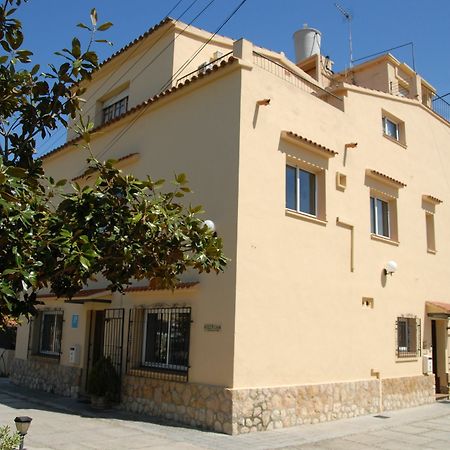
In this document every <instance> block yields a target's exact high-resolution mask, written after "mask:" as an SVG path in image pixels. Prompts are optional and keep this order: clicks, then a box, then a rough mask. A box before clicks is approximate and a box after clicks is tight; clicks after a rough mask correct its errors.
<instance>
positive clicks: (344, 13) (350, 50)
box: [334, 3, 353, 67]
mask: <svg viewBox="0 0 450 450" xmlns="http://www.w3.org/2000/svg"><path fill="white" fill-rule="evenodd" d="M334 6H336V8H337V10H338V11H339V12H340V13H341V14H342V15H343V16H344V18H345V20H346V21H347V23H348V46H349V53H350V67H353V40H352V20H353V16H352V15H351V14H350V13H349V12H348V11H346V10H345V9H344V8H343V7H342V6H341V5H340V4H339V3H335V4H334Z"/></svg>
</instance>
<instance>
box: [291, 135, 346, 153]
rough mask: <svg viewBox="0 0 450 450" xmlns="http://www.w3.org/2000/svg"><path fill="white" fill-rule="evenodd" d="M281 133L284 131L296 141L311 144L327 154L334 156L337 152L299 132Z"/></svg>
mask: <svg viewBox="0 0 450 450" xmlns="http://www.w3.org/2000/svg"><path fill="white" fill-rule="evenodd" d="M283 133H285V135H286V136H289V137H291V138H293V139H295V140H297V141H300V142H303V143H305V144H309V145H312V146H313V147H315V148H317V149H318V150H320V151H323V152H325V153H328V154H329V155H332V156H336V155H338V154H339V153H338V152H335V151H334V150H331V149H329V148H327V147H325V146H324V145H321V144H318V143H317V142H314V141H312V140H311V139H308V138H305V137H303V136H300V135H299V134H297V133H294V132H293V131H284V132H283Z"/></svg>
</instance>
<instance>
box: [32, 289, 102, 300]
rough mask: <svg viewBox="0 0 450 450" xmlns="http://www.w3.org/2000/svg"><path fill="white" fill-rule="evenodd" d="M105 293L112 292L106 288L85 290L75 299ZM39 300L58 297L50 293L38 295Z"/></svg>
mask: <svg viewBox="0 0 450 450" xmlns="http://www.w3.org/2000/svg"><path fill="white" fill-rule="evenodd" d="M103 292H105V293H106V292H107V293H109V292H110V291H108V290H107V289H105V288H97V289H83V290H82V291H80V292H78V293H77V294H76V295H74V297H90V296H91V295H96V294H99V293H103ZM37 298H57V297H56V295H55V294H53V293H49V294H38V295H37Z"/></svg>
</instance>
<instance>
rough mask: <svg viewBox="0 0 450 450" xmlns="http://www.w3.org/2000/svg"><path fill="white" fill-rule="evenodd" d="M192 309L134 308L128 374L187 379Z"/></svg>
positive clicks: (130, 323)
mask: <svg viewBox="0 0 450 450" xmlns="http://www.w3.org/2000/svg"><path fill="white" fill-rule="evenodd" d="M190 328H191V308H188V307H182V308H180V307H177V308H136V309H132V310H131V311H130V321H129V327H128V351H127V374H128V375H136V376H144V377H150V378H158V379H163V380H174V381H187V380H188V369H189V338H190Z"/></svg>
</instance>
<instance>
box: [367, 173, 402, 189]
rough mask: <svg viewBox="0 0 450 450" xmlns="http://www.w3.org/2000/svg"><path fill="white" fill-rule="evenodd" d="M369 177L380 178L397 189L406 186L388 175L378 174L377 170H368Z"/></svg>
mask: <svg viewBox="0 0 450 450" xmlns="http://www.w3.org/2000/svg"><path fill="white" fill-rule="evenodd" d="M368 173H369V175H373V176H375V177H377V178H381V179H382V180H383V181H387V182H389V183H391V184H394V185H396V186H397V187H406V184H405V183H403V182H402V181H399V180H396V179H395V178H392V177H390V176H388V175H385V174H384V173H381V172H378V170H373V169H368Z"/></svg>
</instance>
